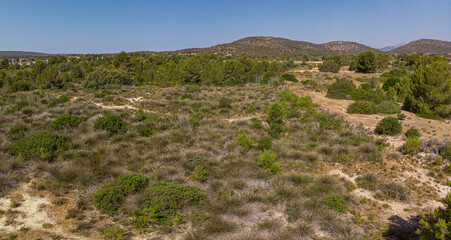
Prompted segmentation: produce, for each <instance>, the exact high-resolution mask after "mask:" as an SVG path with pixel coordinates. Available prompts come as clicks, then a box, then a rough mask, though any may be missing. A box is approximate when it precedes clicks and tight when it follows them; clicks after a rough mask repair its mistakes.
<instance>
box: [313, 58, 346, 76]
mask: <svg viewBox="0 0 451 240" xmlns="http://www.w3.org/2000/svg"><path fill="white" fill-rule="evenodd" d="M340 67H341V66H340V64H338V63H337V62H336V61H334V60H326V61H324V62H323V63H322V64H320V65H319V66H318V70H319V71H320V72H333V73H338V71H340Z"/></svg>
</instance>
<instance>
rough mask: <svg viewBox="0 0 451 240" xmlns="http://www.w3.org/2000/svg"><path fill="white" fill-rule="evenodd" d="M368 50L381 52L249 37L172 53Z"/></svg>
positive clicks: (343, 44) (361, 48) (339, 43)
mask: <svg viewBox="0 0 451 240" xmlns="http://www.w3.org/2000/svg"><path fill="white" fill-rule="evenodd" d="M366 50H372V51H375V52H379V50H377V49H374V48H371V47H368V46H365V45H362V44H359V43H355V42H345V41H337V42H330V43H324V44H315V43H311V42H305V41H295V40H290V39H286V38H276V37H247V38H243V39H240V40H237V41H235V42H232V43H225V44H219V45H216V46H213V47H208V48H189V49H182V50H178V51H174V52H172V53H181V54H191V53H218V54H223V55H228V54H231V55H240V54H249V55H282V54H288V55H304V54H308V55H332V54H340V53H353V54H354V53H360V52H362V51H366ZM167 53H169V52H167Z"/></svg>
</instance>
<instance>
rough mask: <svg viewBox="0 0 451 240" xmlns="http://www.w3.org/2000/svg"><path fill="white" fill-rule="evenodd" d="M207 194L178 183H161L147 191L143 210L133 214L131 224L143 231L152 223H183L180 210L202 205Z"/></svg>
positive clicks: (165, 224)
mask: <svg viewBox="0 0 451 240" xmlns="http://www.w3.org/2000/svg"><path fill="white" fill-rule="evenodd" d="M204 199H205V194H204V193H202V192H201V191H200V190H199V189H197V188H195V187H191V186H185V185H181V184H178V183H165V182H160V183H158V184H155V185H153V186H151V187H149V188H148V189H147V191H146V194H145V198H144V201H143V202H142V204H141V210H138V211H135V212H134V213H133V215H134V217H133V219H132V220H131V224H132V225H134V226H135V227H136V228H137V229H143V228H145V227H146V226H147V225H148V224H150V223H151V222H154V223H157V224H159V225H164V226H171V225H174V224H177V223H180V222H181V221H182V219H181V216H180V214H179V213H178V212H177V211H178V210H179V209H182V208H184V207H188V206H195V205H198V204H200V203H201V202H202V201H203V200H204Z"/></svg>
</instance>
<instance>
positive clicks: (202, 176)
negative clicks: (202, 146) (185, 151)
mask: <svg viewBox="0 0 451 240" xmlns="http://www.w3.org/2000/svg"><path fill="white" fill-rule="evenodd" d="M191 179H193V180H196V181H199V182H205V180H207V169H205V168H204V167H202V166H200V165H197V166H196V167H194V172H193V174H191Z"/></svg>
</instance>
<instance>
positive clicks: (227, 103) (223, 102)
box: [218, 97, 232, 108]
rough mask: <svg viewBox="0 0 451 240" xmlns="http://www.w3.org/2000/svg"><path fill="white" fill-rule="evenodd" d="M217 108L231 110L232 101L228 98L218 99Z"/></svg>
mask: <svg viewBox="0 0 451 240" xmlns="http://www.w3.org/2000/svg"><path fill="white" fill-rule="evenodd" d="M218 107H219V108H232V99H230V98H226V97H221V98H220V99H219V105H218Z"/></svg>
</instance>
